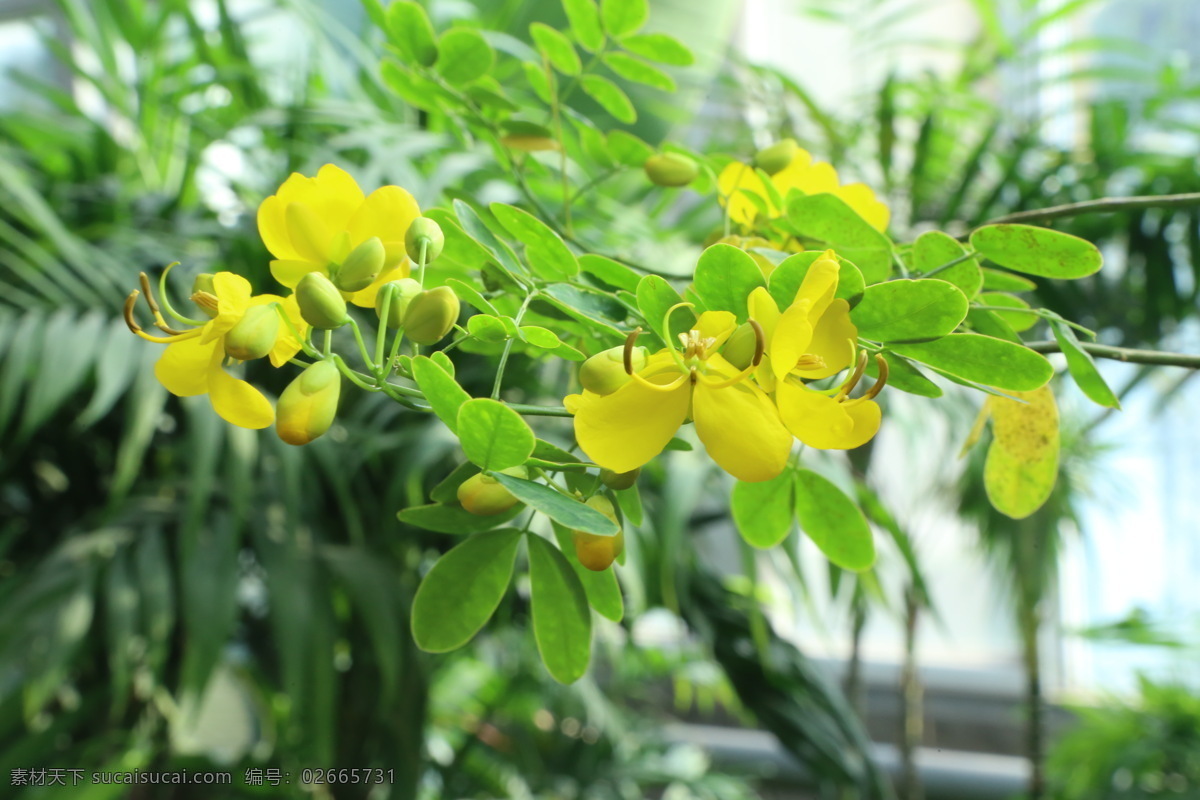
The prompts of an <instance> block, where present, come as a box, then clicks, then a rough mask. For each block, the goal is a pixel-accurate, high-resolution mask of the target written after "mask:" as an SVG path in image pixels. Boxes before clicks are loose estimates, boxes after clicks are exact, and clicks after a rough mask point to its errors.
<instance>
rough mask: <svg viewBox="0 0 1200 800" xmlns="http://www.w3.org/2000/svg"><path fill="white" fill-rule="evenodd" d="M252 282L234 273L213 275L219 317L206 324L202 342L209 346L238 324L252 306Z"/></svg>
mask: <svg viewBox="0 0 1200 800" xmlns="http://www.w3.org/2000/svg"><path fill="white" fill-rule="evenodd" d="M251 291H252V289H251V287H250V281H248V280H246V279H245V278H243V277H242V276H241V275H237V274H234V273H232V272H218V273H217V274H216V275H213V293H214V294H216V296H217V316H215V317H213V318H212V320H211V321H209V322H208V323H206V324H205V326H204V333H202V334H201V335H200V341H201V342H203V343H205V344H207V343H208V342H211V341H212V340H214V339H216V338H218V337H220V336H224V335H225V334H226V333H228V332H229V330H230V329H231V328H232V327H233V326H234V325H237V324H238V321H239V320H241V318H242V315H243V314H245V313H246V307H247V306H248V305H249V304H250V293H251Z"/></svg>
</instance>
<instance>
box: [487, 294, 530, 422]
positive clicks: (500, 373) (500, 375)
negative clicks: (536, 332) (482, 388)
mask: <svg viewBox="0 0 1200 800" xmlns="http://www.w3.org/2000/svg"><path fill="white" fill-rule="evenodd" d="M531 300H533V295H532V294H527V295H525V300H524V302H522V303H521V308H520V309H519V310H518V311H517V316H516V317H514V318H513V322H515V323H516V324H517V325H518V326H520V324H521V319H522V317H524V316H525V311H526V310H527V309H528V308H529V302H530V301H531ZM512 349H513V340H512V339H509V340H508V341H507V342H505V343H504V352H503V353H501V354H500V365H499V366H498V367H497V368H496V381H495V383H493V384H492V399H493V400H499V399H500V384H501V383H502V382H503V381H504V368H505V367H507V366H508V355H509V353H511V352H512Z"/></svg>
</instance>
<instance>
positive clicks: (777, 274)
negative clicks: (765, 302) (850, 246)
mask: <svg viewBox="0 0 1200 800" xmlns="http://www.w3.org/2000/svg"><path fill="white" fill-rule="evenodd" d="M822 255H823V253H821V252H820V251H815V250H810V251H808V252H806V253H795V254H794V255H790V256H788V257H787V258H785V259H784V260H783V261H781V262H780V263H779V265H778V266H777V267H775V269H774V271H772V272H771V277H770V278H768V279H767V280H768V287H769V288H768V291H769V292H770V293H771V297H774V298H775V303H776V305H778V306H779V307H780V308H781V309H787V308H788V307H789V306H791V304H792V301H793V300H795V299H796V292H798V291H799V290H800V284H801V283H803V282H804V276H805V275H807V274H808V270H809V268H810V267H811V266H812V265H813V263H814V262H815V261H816V260H817V259H818V258H820V257H821V256H822ZM837 260H838V285H837V291H836V292H834V295H833V296H834V297H840V298H842V299H843V300H845V301H846V302H847V303H849V304H850V307H851V308H854V306H856V305H858V303H859V302H861V301H862V298H863V291H864V290H865V289H866V284H865V283H864V282H863V276H862V273H861V272H859V271H858V267H856V266H854V264H852V263H851V262H849V261H847V260H846V259H844V258H842V257H841V256H838V257H837Z"/></svg>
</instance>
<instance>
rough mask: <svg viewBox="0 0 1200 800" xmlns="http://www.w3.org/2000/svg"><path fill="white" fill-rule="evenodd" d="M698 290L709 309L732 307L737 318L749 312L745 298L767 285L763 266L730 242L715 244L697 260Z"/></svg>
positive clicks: (725, 309)
mask: <svg viewBox="0 0 1200 800" xmlns="http://www.w3.org/2000/svg"><path fill="white" fill-rule="evenodd" d="M695 283H696V293H697V294H699V295H700V299H701V300H703V301H704V305H705V307H707V308H708V310H709V311H730V312H733V315H734V316H736V317H737V319H738V322H745V321H746V318H747V317H748V316H749V314H748V312H747V310H746V299H747V298H748V297H749V296H750V293H751V292H752V291H754V290H755V289H756V288H758V287H759V286H764V287H765V286H766V285H767V282H766V280H765V279H764V278H763V275H762V270H760V269H759V268H758V265H757V264H755V263H754V259H753V258H751V257H750V256H749V254H747V253H746V252H745V251H744V250H741V249H739V248H737V247H734V246H733V245H731V244H714V245H713V246H712V247H709V248H708V249H706V250H705V251H704V252H703V253H701V254H700V260H699V261H698V262H697V263H696V279H695Z"/></svg>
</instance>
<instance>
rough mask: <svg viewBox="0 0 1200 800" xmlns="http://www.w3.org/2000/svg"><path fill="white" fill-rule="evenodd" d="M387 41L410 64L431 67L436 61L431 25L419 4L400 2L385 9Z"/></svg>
mask: <svg viewBox="0 0 1200 800" xmlns="http://www.w3.org/2000/svg"><path fill="white" fill-rule="evenodd" d="M387 32H388V39H390V40H391V42H392V44H394V45H396V47H397V49H399V50H400V52H401V54H402V55H403V56H404V60H405V61H407V62H409V63H410V64H419V65H421V66H422V67H431V66H433V64H434V62H435V61H437V59H438V48H437V43H436V42H435V41H434V38H433V25H431V24H430V23H429V17H428V16H427V15H426V14H425V9H424V8H422V7H421V5H420V4H419V3H413V2H409V1H408V0H402V1H398V2H394V3H392V4H391V5H389V6H388V8H387Z"/></svg>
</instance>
